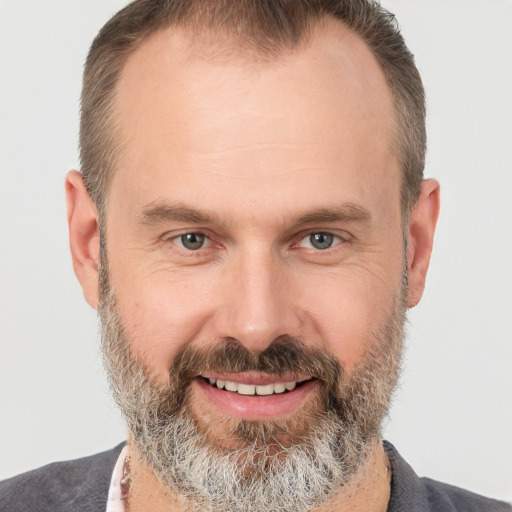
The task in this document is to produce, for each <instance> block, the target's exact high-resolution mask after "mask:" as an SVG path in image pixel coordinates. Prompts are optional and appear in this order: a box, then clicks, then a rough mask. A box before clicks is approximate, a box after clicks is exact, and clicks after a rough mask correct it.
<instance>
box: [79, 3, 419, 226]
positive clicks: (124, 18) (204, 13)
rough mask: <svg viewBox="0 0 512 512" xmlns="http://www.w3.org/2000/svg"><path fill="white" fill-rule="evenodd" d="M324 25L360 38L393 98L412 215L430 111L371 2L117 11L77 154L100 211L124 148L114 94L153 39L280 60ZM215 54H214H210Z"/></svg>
mask: <svg viewBox="0 0 512 512" xmlns="http://www.w3.org/2000/svg"><path fill="white" fill-rule="evenodd" d="M326 19H329V20H332V21H334V22H337V23H335V24H336V25H337V26H338V27H339V26H343V27H346V28H347V30H349V31H350V32H352V33H353V34H355V35H356V36H357V37H358V38H359V39H360V40H361V41H362V42H363V44H364V45H365V46H366V47H367V48H368V49H369V51H370V52H371V53H372V54H373V56H374V57H375V58H376V60H377V62H378V64H379V67H380V69H381V70H382V71H383V72H384V76H385V81H386V84H387V86H388V89H389V90H390V92H391V99H392V103H393V108H394V114H395V115H394V118H395V125H396V133H395V134H394V137H393V138H394V142H395V144H394V146H396V147H395V151H396V152H397V157H398V160H399V163H400V166H401V168H402V181H403V183H402V205H403V206H405V207H407V208H403V211H404V213H406V212H405V210H406V209H407V210H409V209H410V208H411V207H412V205H413V204H414V202H415V200H416V198H417V195H418V193H419V187H420V183H421V180H422V177H423V167H424V155H425V140H426V136H425V104H424V91H423V86H422V83H421V78H420V76H419V74H418V71H417V68H416V66H415V65H414V57H413V55H412V54H411V53H410V51H409V49H408V48H407V46H406V45H405V42H404V41H403V37H402V36H401V34H400V30H399V28H398V25H397V23H396V20H395V18H394V16H393V15H392V14H391V13H389V12H388V11H386V9H384V8H382V7H381V6H380V5H379V4H378V3H377V2H376V1H373V0H338V1H331V0H325V1H322V0H319V1H318V2H315V3H310V2H309V1H303V2H300V1H298V0H297V1H295V0H294V1H289V0H276V1H275V3H274V2H272V4H267V3H266V2H261V3H260V2H259V1H258V0H256V1H252V2H251V1H248V0H247V1H245V2H243V4H242V3H238V2H232V0H211V1H210V0H186V1H179V0H174V1H173V2H167V1H161V2H159V1H157V0H136V1H134V2H132V3H131V4H129V5H128V6H126V7H125V8H124V9H122V10H121V11H119V12H118V13H117V14H116V15H115V16H114V17H113V18H112V19H111V20H110V21H109V22H108V23H107V24H106V25H105V26H104V27H103V28H102V29H101V31H100V33H99V34H98V36H97V37H96V39H95V40H94V42H93V44H92V46H91V50H90V52H89V55H88V58H87V62H86V68H85V73H84V88H83V94H82V121H81V130H80V148H81V153H80V154H81V160H82V169H83V175H84V179H85V182H86V186H87V188H88V190H89V191H90V192H91V195H92V198H93V200H94V201H95V202H96V204H97V206H98V209H99V211H100V217H101V215H102V212H103V211H104V206H105V201H106V198H107V196H108V188H109V185H110V182H111V178H112V176H113V174H114V171H115V169H116V165H115V163H116V157H117V155H118V154H119V152H120V149H121V146H122V144H121V143H122V138H121V136H120V133H119V130H116V127H115V124H114V123H113V122H112V121H113V119H112V114H113V110H114V107H115V88H116V85H117V82H118V80H119V77H120V75H121V73H122V70H123V68H124V66H125V64H126V61H127V60H128V58H129V57H130V55H131V54H132V53H134V52H136V51H137V49H138V47H139V46H140V45H141V44H143V43H144V41H146V40H147V39H148V38H149V37H151V36H152V35H153V34H156V33H158V32H160V31H165V30H166V29H169V28H173V27H174V28H175V29H178V30H179V29H181V30H184V31H188V32H189V34H190V35H192V36H193V38H194V39H195V40H196V41H198V40H200V39H201V38H203V40H205V36H207V35H208V34H210V35H214V36H215V37H214V38H212V37H210V41H211V40H212V39H214V40H215V41H223V42H226V41H231V42H234V43H235V44H231V45H226V44H221V45H216V47H217V48H218V47H219V46H223V51H224V52H226V48H228V47H230V48H231V55H232V52H233V50H236V51H237V53H238V54H239V58H240V56H241V55H244V56H245V58H247V60H254V59H259V60H275V59H276V58H278V57H279V56H283V55H284V54H287V53H293V52H295V51H300V50H301V48H303V47H304V46H305V45H307V44H308V42H309V40H310V39H311V35H312V32H314V29H315V28H319V27H321V26H322V22H323V21H324V20H326ZM212 48H213V47H212Z"/></svg>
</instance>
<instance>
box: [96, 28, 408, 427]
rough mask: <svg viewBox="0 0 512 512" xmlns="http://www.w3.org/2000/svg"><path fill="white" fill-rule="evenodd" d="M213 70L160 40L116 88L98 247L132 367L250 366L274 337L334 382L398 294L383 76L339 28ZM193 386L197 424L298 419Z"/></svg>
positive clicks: (292, 408) (396, 185)
mask: <svg viewBox="0 0 512 512" xmlns="http://www.w3.org/2000/svg"><path fill="white" fill-rule="evenodd" d="M209 57H210V56H208V57H207V58H202V57H201V54H200V52H199V51H197V50H195V49H194V48H190V47H189V46H187V45H186V41H184V40H183V37H180V36H179V35H176V34H174V35H173V34H169V33H161V34H158V35H156V36H155V37H153V38H152V39H150V40H149V41H147V42H146V43H145V44H144V45H142V46H141V47H140V49H138V50H137V52H135V54H134V55H132V57H131V58H130V59H129V61H128V63H127V66H126V68H125V70H124V72H123V74H122V77H121V80H120V83H119V89H118V104H119V105H120V108H119V111H118V124H119V126H120V128H121V132H122V138H123V150H122V157H121V160H120V162H119V165H118V169H117V172H116V174H115V176H114V178H113V181H112V183H111V189H110V191H109V197H108V206H107V216H106V245H107V252H108V256H109V263H110V280H111V284H112V287H113V290H114V291H115V294H116V300H117V307H118V310H119V314H120V318H121V321H122V323H123V326H124V329H125V332H126V335H127V337H128V339H129V340H130V344H131V349H132V352H133V353H134V355H136V356H137V357H138V358H140V360H142V361H144V363H145V364H146V365H147V367H148V368H150V369H151V371H152V372H153V373H154V374H155V375H156V376H157V378H158V379H159V381H160V382H161V383H163V384H164V383H166V382H167V376H168V371H169V368H170V367H171V365H172V362H173V360H174V358H175V357H176V355H177V354H178V352H179V351H180V350H181V349H182V348H183V347H184V346H185V345H193V346H195V347H198V348H199V347H201V348H213V347H216V346H217V345H218V344H219V343H220V342H221V341H223V340H235V341H236V342H238V343H240V344H241V345H243V346H244V347H245V348H247V349H248V350H249V351H252V352H261V351H263V350H265V349H266V348H268V347H269V345H270V344H271V343H272V342H273V341H274V340H276V339H278V338H280V337H284V336H288V337H293V338H298V339H301V340H303V341H304V343H306V344H307V346H308V347H316V348H318V349H321V350H325V351H327V352H328V353H330V354H332V355H333V356H334V357H335V358H336V360H337V361H338V362H339V363H341V364H343V366H344V368H345V376H346V378H347V379H348V378H349V377H350V374H351V372H352V371H353V369H354V368H355V367H356V366H357V365H358V364H359V363H360V362H361V361H362V360H363V358H364V356H365V354H366V353H367V352H368V350H369V349H370V348H371V346H370V345H371V344H370V340H371V339H372V333H374V332H375V331H376V330H377V328H378V327H379V326H381V325H383V324H384V323H385V321H386V318H387V315H388V314H389V312H390V310H391V309H392V307H393V303H394V300H395V297H396V292H397V289H398V287H399V285H400V283H401V278H402V265H403V253H404V248H403V236H402V226H401V214H400V171H399V165H398V162H397V159H396V155H395V152H394V151H393V142H392V127H393V119H394V116H393V106H392V100H391V98H390V94H389V91H388V88H387V86H386V84H385V81H384V77H383V74H382V72H381V71H380V69H379V67H378V65H377V63H376V62H375V60H374V59H373V57H372V56H371V54H370V52H369V50H367V49H366V47H365V46H364V45H363V43H361V42H360V41H359V40H358V39H357V38H356V37H355V36H353V35H351V34H350V33H348V32H345V31H343V30H342V29H341V27H336V28H332V29H331V30H330V31H329V32H327V33H324V34H323V35H322V36H318V37H316V38H315V40H314V42H313V43H312V44H311V45H310V46H309V47H308V48H307V49H306V50H304V51H301V52H299V53H297V54H296V55H290V56H286V57H282V58H281V59H279V60H277V61H272V62H269V63H247V62H244V61H241V60H236V59H234V61H233V60H232V59H223V57H222V55H220V56H217V58H209ZM205 377H211V378H214V379H215V378H217V379H219V380H228V381H231V382H238V381H240V380H243V381H245V380H246V379H245V377H244V378H241V377H237V378H236V380H234V381H232V380H230V378H228V377H232V378H234V376H230V375H205ZM256 377H257V376H250V378H249V381H250V382H247V383H246V384H251V383H255V384H260V383H259V382H256V381H257V378H256ZM292 377H293V378H295V377H300V380H303V379H307V377H308V376H307V375H289V376H286V379H285V380H287V379H290V381H293V380H294V379H293V378H292ZM244 383H245V382H244ZM200 384H201V383H200V382H196V383H193V390H192V391H191V393H192V395H193V398H194V403H196V404H197V413H198V414H199V413H200V412H203V411H211V412H215V413H217V412H222V413H224V414H226V416H237V417H243V418H245V419H261V418H265V417H274V416H275V415H276V414H278V415H286V414H293V413H295V412H296V409H297V407H299V406H300V405H301V404H302V400H301V401H299V402H300V403H299V402H297V403H296V404H287V405H285V404H284V403H283V404H281V405H279V406H277V405H276V406H275V407H270V406H264V405H263V402H264V400H260V401H259V402H258V404H259V403H260V402H261V404H260V405H257V404H254V405H247V406H246V405H245V402H242V401H241V402H240V403H238V402H237V403H234V404H230V403H224V402H223V401H222V399H217V398H215V396H211V394H207V391H209V389H208V390H205V389H204V388H205V386H202V385H200ZM261 384H263V385H266V384H267V382H266V381H265V382H262V383H261ZM312 392H313V390H312ZM304 399H307V396H304Z"/></svg>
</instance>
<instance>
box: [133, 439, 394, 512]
mask: <svg viewBox="0 0 512 512" xmlns="http://www.w3.org/2000/svg"><path fill="white" fill-rule="evenodd" d="M130 450H131V454H130V493H129V496H128V500H127V505H128V509H127V510H128V512H144V511H147V510H152V511H155V512H189V508H188V507H187V506H186V504H184V502H183V501H182V500H181V499H180V497H179V496H178V495H177V494H175V493H172V492H169V491H168V490H166V489H164V487H163V486H162V484H161V482H160V481H159V480H158V479H157V477H156V476H155V474H154V473H153V471H152V470H151V468H149V467H148V466H147V464H146V463H145V462H144V461H143V460H141V459H140V458H139V457H138V456H137V451H136V447H135V446H134V445H133V444H130ZM390 492H391V470H390V467H389V461H388V458H387V456H386V453H385V451H384V448H383V447H382V444H381V443H380V442H379V443H378V444H376V445H375V447H374V448H373V449H372V451H371V453H370V455H369V456H368V461H367V464H365V466H364V468H362V469H361V470H360V471H359V473H357V474H356V475H355V476H354V477H353V478H352V480H351V481H350V482H348V483H347V484H346V485H345V486H343V488H342V489H341V491H340V492H339V493H338V494H337V495H336V496H334V498H333V499H332V500H330V501H329V502H328V503H326V504H325V505H324V506H323V507H321V508H320V509H315V510H314V511H313V510H312V511H311V512H338V511H339V512H342V511H343V512H346V511H350V512H363V511H364V512H385V511H386V510H387V506H388V502H389V498H390Z"/></svg>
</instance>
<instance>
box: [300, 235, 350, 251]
mask: <svg viewBox="0 0 512 512" xmlns="http://www.w3.org/2000/svg"><path fill="white" fill-rule="evenodd" d="M340 242H341V238H340V237H339V236H336V235H333V234H332V233H324V232H318V233H310V234H309V235H307V236H305V237H304V238H303V239H302V240H301V242H300V245H301V247H306V248H308V249H317V250H319V251H323V250H325V249H329V248H331V247H332V246H333V245H337V244H339V243H340Z"/></svg>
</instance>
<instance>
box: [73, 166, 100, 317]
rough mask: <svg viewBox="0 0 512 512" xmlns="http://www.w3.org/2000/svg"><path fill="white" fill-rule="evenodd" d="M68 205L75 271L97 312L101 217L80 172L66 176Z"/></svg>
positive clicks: (88, 299)
mask: <svg viewBox="0 0 512 512" xmlns="http://www.w3.org/2000/svg"><path fill="white" fill-rule="evenodd" d="M66 203H67V214H68V227H69V245H70V248H71V257H72V258H73V269H74V270H75V275H76V277H78V280H79V281H80V284H81V285H82V290H83V293H84V297H85V300H86V301H87V302H88V303H89V304H90V306H91V307H93V308H95V309H96V308H97V307H98V299H99V296H98V266H99V261H100V229H99V217H98V210H97V208H96V205H95V204H94V202H93V200H92V199H91V196H90V195H89V192H88V191H87V189H86V188H85V184H84V181H83V179H82V175H81V174H80V173H79V172H78V171H70V172H69V173H68V174H67V176H66Z"/></svg>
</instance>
